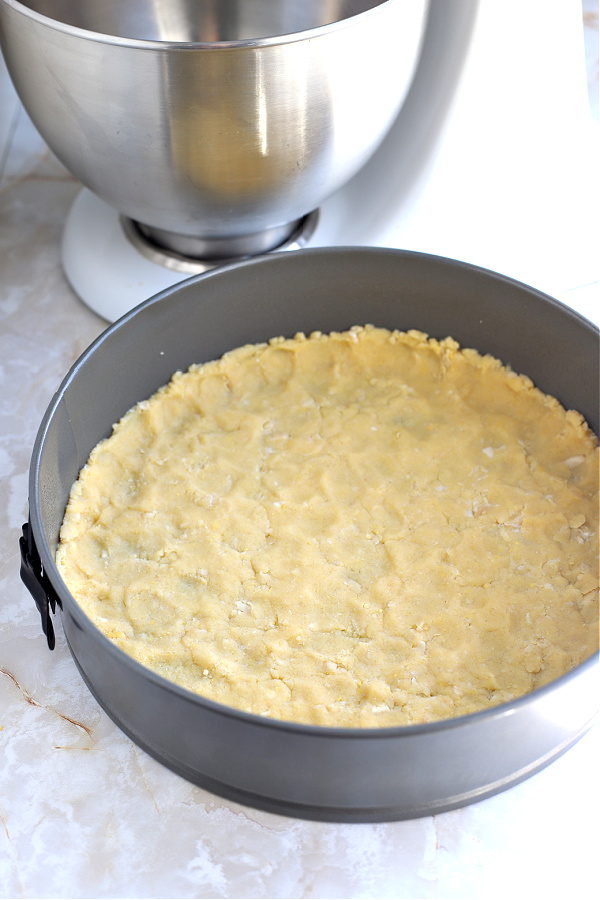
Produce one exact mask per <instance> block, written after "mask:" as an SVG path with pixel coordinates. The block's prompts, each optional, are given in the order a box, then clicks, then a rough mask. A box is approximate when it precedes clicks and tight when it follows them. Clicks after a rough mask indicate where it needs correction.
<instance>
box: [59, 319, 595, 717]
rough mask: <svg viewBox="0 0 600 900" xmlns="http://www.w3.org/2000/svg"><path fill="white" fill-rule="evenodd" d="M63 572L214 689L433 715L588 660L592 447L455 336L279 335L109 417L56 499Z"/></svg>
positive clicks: (350, 713)
mask: <svg viewBox="0 0 600 900" xmlns="http://www.w3.org/2000/svg"><path fill="white" fill-rule="evenodd" d="M57 563H58V567H59V570H60V572H61V574H62V576H63V578H64V580H65V582H66V583H67V585H68V586H69V588H70V590H71V591H72V593H73V595H74V597H75V598H76V599H77V601H78V602H79V603H80V604H81V606H82V607H83V609H84V610H85V611H86V613H87V614H88V615H89V617H90V618H91V619H92V620H93V622H94V623H95V624H96V625H97V626H98V627H99V628H100V629H101V630H102V631H103V632H104V633H105V634H106V635H108V637H109V638H111V639H112V640H113V641H115V642H116V643H117V644H118V645H119V647H121V648H122V649H123V650H124V651H126V652H127V653H129V654H131V656H133V657H134V658H135V659H137V660H138V661H139V662H141V663H142V664H143V665H145V666H148V667H149V668H151V669H153V670H154V671H156V672H158V673H159V674H161V675H163V676H164V677H166V678H168V679H170V680H172V681H174V682H177V683H178V684H180V685H182V686H184V687H186V688H189V689H190V690H192V691H196V692H197V693H199V694H201V695H203V696H205V697H208V698H210V699H212V700H216V701H219V702H221V703H224V704H227V705H229V706H234V707H237V708H239V709H243V710H246V711H249V712H253V713H257V714H259V715H265V716H271V717H274V718H278V719H285V720H292V721H299V722H306V723H313V724H319V725H335V726H353V727H354V726H362V727H374V726H393V725H403V724H411V723H420V722H428V721H432V720H437V719H445V718H448V717H452V716H456V715H461V714H465V713H470V712H473V711H476V710H480V709H482V708H485V707H488V706H491V705H495V704H498V703H500V702H503V701H507V700H511V699H513V698H515V697H518V696H520V695H523V694H526V693H527V692H529V691H531V690H532V689H533V688H535V687H538V686H540V685H542V684H545V683H547V682H549V681H551V680H553V679H555V678H556V677H557V676H559V675H561V674H563V673H564V672H566V671H568V670H569V669H571V668H572V667H573V666H575V665H576V664H578V663H580V662H581V661H583V660H584V659H585V658H587V657H588V656H589V655H590V654H591V653H592V652H593V651H594V650H595V649H597V646H598V442H597V440H596V438H595V436H594V435H593V434H592V433H591V431H590V429H589V428H588V426H587V425H586V423H585V421H584V420H583V418H582V416H581V415H580V414H579V413H577V412H573V411H565V410H564V409H563V408H562V406H561V405H560V404H559V402H558V401H557V400H556V399H554V398H552V397H549V396H547V395H545V394H543V393H542V392H541V391H539V390H538V389H537V388H536V387H534V385H533V384H532V382H531V381H530V380H529V379H528V378H527V377H524V376H522V375H518V374H515V373H514V372H512V371H510V370H509V369H507V368H506V367H504V366H503V365H502V364H501V363H500V362H499V361H498V360H496V359H494V358H492V357H490V356H482V355H479V354H478V353H477V352H475V351H474V350H469V349H464V350H461V349H460V348H459V346H458V344H457V343H456V341H454V340H452V339H451V338H447V339H446V340H442V341H437V340H433V339H430V338H428V337H427V336H426V335H424V334H422V333H421V332H418V331H409V332H389V331H387V330H385V329H381V328H375V327H371V326H367V327H365V328H363V327H356V328H352V329H351V330H350V331H348V332H344V333H332V334H330V335H324V334H321V333H319V332H317V333H314V334H312V335H310V336H309V337H305V336H304V335H302V334H300V335H297V336H296V337H295V338H293V339H283V338H276V339H274V340H271V341H270V342H269V343H267V344H261V345H251V346H245V347H241V348H239V349H237V350H234V351H232V352H231V353H228V354H226V355H225V356H224V357H223V358H222V359H220V360H218V361H214V362H210V363H207V364H205V365H200V366H194V367H192V368H191V369H190V370H189V372H187V373H184V374H182V373H177V374H176V375H175V376H174V377H173V379H172V381H171V382H170V383H169V385H167V386H166V387H164V388H162V389H161V390H160V391H158V393H157V394H156V395H155V396H154V397H152V398H151V399H149V400H146V401H143V402H141V403H139V404H138V405H137V406H136V407H135V408H134V409H133V410H131V411H130V412H128V413H127V414H126V415H125V416H124V418H123V419H122V420H121V422H119V423H118V424H117V425H116V426H115V428H114V430H113V434H112V435H111V437H110V438H108V439H107V440H106V441H104V442H102V443H101V444H99V445H98V446H97V447H96V448H95V449H94V451H93V452H92V454H91V456H90V459H89V462H88V464H87V465H86V466H85V467H84V469H83V470H82V472H81V473H80V477H79V480H78V481H77V482H76V484H75V485H74V486H73V489H72V492H71V498H70V501H69V504H68V508H67V511H66V514H65V518H64V523H63V526H62V530H61V535H60V544H59V548H58V551H57Z"/></svg>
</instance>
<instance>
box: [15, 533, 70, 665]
mask: <svg viewBox="0 0 600 900" xmlns="http://www.w3.org/2000/svg"><path fill="white" fill-rule="evenodd" d="M19 548H20V550H21V581H22V582H23V584H24V585H25V587H26V588H27V590H28V591H29V593H30V594H31V596H32V597H33V599H34V600H35V605H36V606H37V608H38V610H39V613H40V616H41V617H42V629H43V631H44V634H45V635H46V638H47V640H48V647H49V648H50V650H54V646H55V643H56V640H55V637H54V626H53V624H52V619H51V618H50V609H52V612H53V613H55V612H56V604H57V603H58V605H59V606H61V607H62V603H61V602H60V597H59V596H58V594H57V593H56V591H55V590H54V588H53V586H52V584H51V583H50V580H49V578H48V576H47V575H46V573H45V572H44V567H43V565H42V561H41V559H40V555H39V553H38V549H37V547H36V546H35V540H34V538H33V530H32V528H31V521H29V522H27V523H26V524H25V525H23V535H22V537H20V538H19Z"/></svg>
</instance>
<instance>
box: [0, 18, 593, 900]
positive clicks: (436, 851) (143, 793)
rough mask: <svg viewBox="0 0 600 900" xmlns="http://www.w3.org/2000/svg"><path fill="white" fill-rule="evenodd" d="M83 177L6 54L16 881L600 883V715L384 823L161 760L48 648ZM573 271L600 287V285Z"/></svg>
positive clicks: (1, 624) (19, 892) (569, 888)
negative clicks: (42, 538) (539, 757)
mask: <svg viewBox="0 0 600 900" xmlns="http://www.w3.org/2000/svg"><path fill="white" fill-rule="evenodd" d="M586 9H587V22H588V26H589V33H591V34H592V38H591V41H590V44H589V48H590V49H589V52H590V53H591V54H592V56H593V54H594V53H595V54H596V56H595V60H596V62H595V65H596V66H597V13H596V20H595V25H594V21H593V10H594V8H593V4H586ZM596 10H597V6H596ZM594 34H595V48H596V49H595V50H594ZM593 66H594V63H592V68H591V69H590V71H591V73H592V74H591V80H592V82H593V78H594V68H593ZM596 71H597V70H596ZM595 77H596V90H597V75H596V76H595ZM595 96H596V100H595V102H596V116H597V94H596V95H595ZM78 189H79V185H78V184H77V182H76V181H75V180H74V179H73V178H72V177H71V176H70V175H69V174H68V173H67V172H65V170H64V169H63V168H62V166H61V165H60V164H59V163H58V162H57V161H56V160H55V159H54V158H53V157H52V155H51V154H50V153H49V151H48V150H47V149H46V147H45V146H44V144H43V142H42V141H41V139H40V138H39V136H38V135H37V133H36V132H35V130H34V129H33V127H32V125H31V123H30V122H29V120H28V119H27V116H26V115H25V114H24V112H23V110H22V109H21V107H20V104H19V102H18V100H17V98H16V96H15V94H14V91H13V90H12V87H11V85H10V82H9V79H8V76H7V73H6V70H5V69H4V67H3V63H2V62H1V60H0V322H1V325H0V476H1V481H0V530H1V540H2V557H1V560H0V896H2V897H14V898H17V897H18V898H33V897H64V898H67V897H69V898H70V897H148V898H150V897H152V898H155V897H298V898H300V897H302V898H304V897H306V898H310V897H323V898H325V897H327V898H336V897H380V898H384V897H404V898H410V897H412V898H429V897H432V898H433V897H435V898H440V897H441V898H450V897H457V898H458V897H460V898H482V897H485V898H493V897H502V898H505V897H507V896H516V895H518V896H523V895H525V894H528V895H529V896H532V897H542V896H543V897H559V896H561V897H564V896H573V897H577V898H578V900H584V898H587V897H591V896H595V889H596V888H597V864H596V859H597V848H598V840H599V838H600V828H599V821H598V814H597V813H598V809H599V801H600V776H599V767H598V759H599V758H600V730H599V729H598V727H597V726H596V727H595V728H594V729H592V731H591V732H589V733H588V734H587V735H586V736H585V737H584V738H583V739H582V740H581V741H580V742H579V743H578V744H577V745H576V746H575V747H573V748H572V749H571V750H570V751H568V752H567V753H566V754H565V755H564V756H563V757H561V758H560V759H558V760H556V761H555V762H554V763H553V764H552V765H550V766H549V767H548V768H547V769H545V770H543V771H542V772H540V773H538V774H537V775H535V776H534V777H532V778H530V779H529V780H527V781H526V782H524V783H522V784H520V785H518V786H516V787H513V788H512V789H510V790H509V791H506V792H504V793H502V794H500V795H498V796H496V797H493V798H491V799H488V800H485V801H483V802H480V803H477V804H474V805H472V806H469V807H466V808H464V809H460V810H455V811H452V812H448V813H445V814H442V815H437V816H433V817H428V818H422V819H418V820H414V821H409V822H397V823H386V824H375V825H373V824H368V825H367V824H365V825H336V824H324V823H315V822H308V821H299V820H294V819H287V818H283V817H278V816H275V815H271V814H267V813H263V812H257V811H255V810H252V809H248V808H245V807H242V806H238V805H235V804H232V803H229V802H226V801H223V800H221V799H219V798H217V797H214V796H212V795H211V794H209V793H207V792H206V791H203V790H201V789H199V788H197V787H194V786H192V785H191V784H188V783H187V782H186V781H184V780H182V779H181V778H179V777H178V776H176V775H174V774H172V773H171V772H170V771H168V770H167V769H165V768H163V767H162V766H161V765H159V764H158V763H157V762H155V761H154V760H153V759H151V758H150V757H149V756H147V755H146V754H145V753H144V752H143V751H142V750H140V749H139V748H138V747H137V746H135V745H134V744H133V743H132V742H131V741H130V740H129V739H128V738H126V737H125V736H124V735H123V734H122V733H121V732H120V731H119V730H118V729H117V728H116V726H115V725H114V724H113V723H112V721H111V720H110V719H109V718H108V717H107V716H106V714H105V713H104V712H103V711H102V710H101V709H100V708H99V706H98V705H97V704H96V702H95V701H94V699H93V698H92V696H91V695H90V693H89V691H88V689H87V688H86V687H85V685H84V684H83V682H82V680H81V678H80V676H79V674H78V673H77V670H76V668H75V665H74V663H73V661H72V659H71V656H70V654H69V652H68V649H67V647H66V645H65V641H64V638H63V636H62V632H61V629H60V624H58V627H57V631H58V634H57V647H56V650H55V651H54V652H53V653H50V652H49V651H48V649H47V646H46V640H45V638H44V636H43V635H42V633H41V628H40V621H39V616H38V613H37V611H36V609H35V606H34V603H33V601H32V599H31V597H30V596H29V594H28V593H27V591H26V589H25V587H24V586H23V585H22V583H21V581H20V579H19V554H18V538H19V535H20V530H21V526H22V524H23V522H25V521H26V519H27V478H28V467H29V458H30V453H31V449H32V446H33V442H34V438H35V434H36V432H37V428H38V426H39V423H40V421H41V418H42V416H43V414H44V411H45V409H46V406H47V404H48V402H49V401H50V399H51V396H52V394H53V392H54V391H55V390H56V388H57V386H58V384H59V383H60V381H61V380H62V378H63V376H64V375H65V373H66V372H67V370H68V369H69V367H70V365H71V364H72V362H73V361H74V360H75V359H76V358H77V357H78V356H79V354H80V353H81V352H82V351H83V350H84V349H85V348H86V347H87V345H88V344H89V343H90V342H91V341H92V340H93V339H94V338H95V337H96V335H98V334H99V333H100V332H101V331H102V329H103V328H104V327H105V323H104V322H103V321H102V320H101V319H99V318H98V317H97V316H96V315H95V314H93V313H92V312H90V311H89V310H88V309H87V308H86V307H85V306H84V305H83V304H82V303H81V302H80V301H79V300H78V298H77V297H76V296H75V295H74V294H73V293H72V291H71V289H70V288H69V286H68V284H67V282H66V280H65V278H64V276H63V274H62V271H61V266H60V260H59V244H60V238H61V233H62V229H63V226H64V222H65V217H66V214H67V212H68V209H69V207H70V205H71V203H72V201H73V199H74V197H75V195H76V193H77V191H78ZM573 289H574V290H576V291H579V292H580V295H581V296H585V297H587V298H589V297H590V296H591V294H590V292H593V296H594V297H596V298H597V297H598V286H597V285H585V286H580V285H574V286H573ZM561 299H566V300H567V301H568V291H567V292H566V294H565V296H563V297H562V298H561ZM594 303H595V301H594ZM55 622H56V623H59V619H58V618H57V619H55Z"/></svg>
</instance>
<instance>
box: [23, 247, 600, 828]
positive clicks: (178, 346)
mask: <svg viewBox="0 0 600 900" xmlns="http://www.w3.org/2000/svg"><path fill="white" fill-rule="evenodd" d="M367 323H369V324H374V325H378V326H384V327H387V328H389V329H394V328H397V329H401V330H407V329H411V328H416V329H419V330H421V331H424V332H426V333H428V334H430V335H431V336H433V337H437V338H444V337H446V336H447V335H451V336H452V337H454V338H456V339H457V340H458V341H459V342H460V343H461V345H462V346H467V347H475V348H476V349H477V350H479V351H480V352H481V353H491V354H493V355H494V356H496V357H498V358H500V359H501V360H502V361H503V362H504V363H506V364H509V365H510V366H511V367H512V368H513V369H514V370H516V371H517V372H522V373H524V374H526V375H528V376H529V377H530V378H532V379H533V381H534V382H535V383H536V384H537V385H538V386H539V387H540V388H541V389H542V390H544V391H546V392H548V393H551V394H554V395H555V396H556V397H558V399H559V400H560V401H561V403H562V404H563V405H564V406H566V407H568V408H575V409H577V410H579V411H580V412H581V413H582V414H583V415H584V416H585V417H586V419H587V421H588V422H589V424H590V426H591V427H592V429H593V430H594V431H595V432H596V434H597V433H598V407H599V359H600V355H599V334H598V329H597V328H596V327H595V326H594V325H593V324H592V323H590V322H589V321H587V320H586V319H584V318H582V317H581V316H580V315H578V314H576V313H575V312H572V311H571V310H569V309H568V308H567V307H565V306H563V305H562V304H560V303H559V302H557V301H556V300H554V299H552V298H550V297H548V296H546V295H544V294H542V293H540V292H538V291H536V290H533V289H532V288H529V287H526V286H524V285H523V284H519V283H517V282H515V281H513V280H511V279H509V278H506V277H503V276H500V275H497V274H494V273H492V272H489V271H486V270H483V269H479V268H476V267H474V266H471V265H467V264H465V263H461V262H456V261H451V260H447V259H443V258H439V257H433V256H428V255H424V254H418V253H411V252H404V251H399V250H383V249H367V248H337V249H314V250H300V251H295V252H293V253H281V254H273V255H270V256H266V257H262V258H257V259H252V260H247V261H242V262H238V263H235V264H232V265H229V266H227V267H224V268H222V269H218V270H214V271H212V272H209V273H208V274H204V275H201V276H198V277H194V278H192V279H190V280H188V281H186V282H183V283H182V284H180V285H178V286H176V287H173V288H169V289H168V290H166V291H164V292H162V293H161V294H159V295H157V296H156V297H154V298H152V299H150V300H148V301H147V302H145V303H143V304H142V305H141V306H139V307H137V308H136V309H135V310H133V311H132V312H130V313H128V314H127V315H126V316H124V317H123V318H122V319H120V320H119V321H118V322H116V323H115V324H114V325H112V326H110V327H109V328H107V330H106V331H105V332H104V333H103V334H102V335H101V336H100V337H99V338H98V339H97V340H96V341H95V342H94V343H93V344H92V345H91V346H90V347H89V348H88V350H87V351H86V352H85V353H84V354H83V355H82V356H81V357H80V359H79V360H78V361H77V362H76V363H75V365H74V366H73V367H72V369H71V371H70V372H69V373H68V375H67V376H66V378H65V380H64V381H63V383H62V385H61V386H60V388H59V390H58V392H57V393H56V395H55V397H54V399H53V400H52V402H51V404H50V406H49V408H48V410H47V412H46V415H45V417H44V419H43V422H42V424H41V427H40V429H39V433H38V436H37V439H36V442H35V446H34V450H33V457H32V462H31V469H30V479H29V505H30V521H29V523H28V524H27V525H25V526H24V528H23V537H22V539H21V551H22V569H21V571H22V577H23V580H24V581H25V583H26V584H27V586H28V587H29V589H30V591H31V592H32V594H33V596H34V598H35V600H36V603H37V606H38V608H39V610H40V613H41V616H42V625H43V628H44V631H45V632H46V634H47V636H48V642H49V645H50V646H52V645H53V642H54V631H53V627H52V616H51V615H50V609H52V611H53V612H54V611H55V608H56V605H58V606H59V607H60V609H61V618H62V624H63V628H64V633H65V636H66V639H67V642H68V645H69V648H70V650H71V653H72V656H73V659H74V661H75V663H76V665H77V666H78V668H79V670H80V672H81V675H82V677H83V678H84V680H85V682H86V683H87V685H88V686H89V689H90V690H91V692H92V694H93V695H94V696H95V697H96V699H97V701H98V702H99V704H100V705H101V706H102V707H103V708H104V710H105V711H106V712H107V713H108V714H109V715H110V716H111V717H112V718H113V720H114V721H115V722H116V723H117V725H118V726H119V727H120V728H121V729H122V730H123V731H124V732H125V733H126V734H127V735H128V736H129V737H130V738H131V739H132V740H133V741H135V742H136V743H137V744H139V746H141V747H142V748H143V749H144V750H145V751H147V752H148V753H149V754H150V755H151V756H153V757H155V758H156V759H157V760H159V761H160V762H161V763H163V764H164V765H165V766H167V767H169V768H170V769H172V770H173V771H174V772H176V773H178V774H179V775H181V776H183V777H184V778H186V779H188V780H190V781H191V782H194V783H196V784H198V785H200V786H202V787H203V788H206V789H207V790H209V791H212V792H214V793H215V794H219V795H221V796H223V797H225V798H228V799H230V800H233V801H237V802H240V803H243V804H246V805H249V806H253V807H256V808H261V809H265V810H268V811H271V812H275V813H280V814H284V815H291V816H297V817H303V818H310V819H316V820H328V821H340V822H358V821H362V822H368V821H386V820H395V819H406V818H413V817H417V816H423V815H429V814H434V813H439V812H442V811H444V810H448V809H452V808H455V807H458V806H462V805H465V804H467V803H471V802H474V801H477V800H481V799H483V798H485V797H488V796H490V795H492V794H495V793H497V792H499V791H502V790H504V789H506V788H508V787H510V786H511V785H513V784H515V783H517V782H519V781H521V780H523V779H525V778H527V777H528V776H530V775H532V774H533V773H535V772H536V771H538V770H539V769H541V768H542V767H544V766H546V765H547V764H548V763H550V762H551V761H552V760H553V759H555V758H556V757H557V756H559V755H560V754H561V753H563V752H564V751H565V750H567V749H568V748H569V747H570V746H571V745H572V744H574V743H575V742H576V741H577V740H578V739H579V738H580V737H581V736H582V735H583V734H584V733H585V732H586V731H587V730H588V729H589V728H590V727H591V725H592V724H593V722H594V720H595V718H596V717H597V714H598V672H599V666H598V654H595V655H594V656H593V657H591V658H590V659H588V660H587V661H585V662H584V663H583V664H582V665H580V666H578V667H577V668H576V669H574V670H573V671H571V672H570V673H568V674H567V675H564V676H562V677H561V678H559V679H557V680H556V681H554V682H553V683H551V684H549V685H547V686H545V687H543V688H541V689H538V690H536V691H533V692H532V693H531V694H529V695H527V696H525V697H522V698H520V699H518V700H516V701H513V702H510V703H506V704H503V705H500V706H497V707H494V708H492V709H488V710H485V711H483V712H479V713H475V714H472V715H468V716H462V717H459V718H455V719H449V720H446V721H442V722H435V723H430V724H424V725H414V726H408V727H395V728H383V729H361V728H356V729H350V728H330V727H323V726H309V725H301V724H293V723H288V722H282V721H276V720H272V719H267V718H262V717H258V716H254V715H251V714H246V713H243V712H240V711H237V710H234V709H231V708H228V707H225V706H222V705H220V704H218V703H215V702H212V701H210V700H205V699H203V698H201V697H199V696H196V695H195V694H192V693H191V692H188V691H186V690H184V689H182V688H180V687H178V686H176V685H174V684H171V683H170V682H167V681H166V680H164V679H163V678H161V677H160V676H158V675H156V674H154V673H152V672H150V671H149V670H147V669H145V668H144V667H142V666H141V665H140V664H138V663H137V662H135V661H134V660H133V659H131V658H130V657H129V656H127V655H126V654H125V653H123V652H122V651H121V650H120V649H118V648H117V647H116V646H115V645H114V644H113V643H111V641H109V640H108V638H106V637H105V636H104V635H103V634H102V633H101V632H100V631H99V630H98V629H97V628H96V627H95V626H94V625H93V624H92V623H91V621H90V620H89V619H88V618H87V617H86V615H85V614H84V613H83V611H82V610H81V609H80V608H79V606H78V605H77V603H76V602H75V600H74V599H73V597H72V596H71V594H70V593H69V591H68V589H67V587H66V585H65V584H64V582H63V581H62V579H61V577H60V575H59V574H58V571H57V569H56V566H55V564H54V554H55V550H56V546H57V541H58V535H59V529H60V525H61V522H62V518H63V514H64V510H65V506H66V503H67V498H68V494H69V490H70V488H71V485H72V484H73V482H74V481H75V479H76V478H77V475H78V472H79V470H80V469H81V467H82V466H83V465H84V464H85V462H86V460H87V457H88V455H89V453H90V451H91V450H92V448H93V447H94V446H95V444H97V443H98V441H100V440H101V439H103V438H105V437H107V436H108V435H109V434H110V432H111V426H112V424H113V423H114V422H116V421H118V420H119V419H120V418H121V416H122V415H123V414H124V413H125V412H126V411H127V410H128V409H129V408H130V407H131V406H133V405H134V404H135V403H136V402H138V401H139V400H142V399H144V398H146V397H148V396H150V395H151V394H152V393H153V392H154V391H155V390H157V389H158V388H159V387H160V386H161V385H163V384H165V383H166V382H167V381H168V380H169V379H170V377H171V375H172V374H173V373H174V372H175V371H177V370H180V369H182V370H185V369H187V368H188V367H189V366H190V365H191V364H192V363H199V362H203V361H207V360H210V359H214V358H216V357H219V356H220V355H221V354H223V353H224V352H225V351H227V350H230V349H232V348H234V347H237V346H239V345H241V344H244V343H247V342H252V343H254V342H259V341H264V340H267V339H269V338H270V337H274V336H277V335H285V336H292V335H294V334H295V333H297V332H299V331H303V332H305V333H307V334H308V333H310V332H312V331H315V330H320V331H323V332H329V331H341V330H345V329H347V328H350V327H351V326H353V325H364V324H367Z"/></svg>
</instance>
